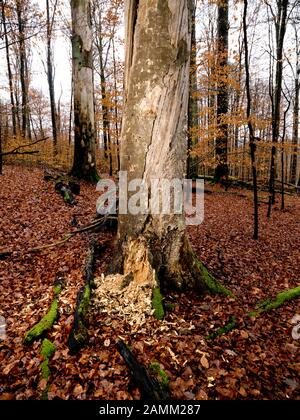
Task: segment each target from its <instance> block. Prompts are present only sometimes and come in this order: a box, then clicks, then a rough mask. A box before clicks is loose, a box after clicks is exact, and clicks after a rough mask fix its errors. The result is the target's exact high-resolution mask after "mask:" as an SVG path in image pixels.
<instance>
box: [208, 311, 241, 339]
mask: <svg viewBox="0 0 300 420" xmlns="http://www.w3.org/2000/svg"><path fill="white" fill-rule="evenodd" d="M238 326H239V324H238V323H237V322H236V319H235V317H234V316H231V317H230V319H229V323H228V324H226V325H225V326H224V327H222V328H219V329H218V330H217V331H215V332H213V333H212V334H210V335H209V336H207V337H206V340H208V341H209V340H215V339H216V338H217V337H219V336H220V335H223V334H227V333H229V332H230V331H232V330H234V329H236V328H238Z"/></svg>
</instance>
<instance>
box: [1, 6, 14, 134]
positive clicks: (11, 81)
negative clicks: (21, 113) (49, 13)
mask: <svg viewBox="0 0 300 420" xmlns="http://www.w3.org/2000/svg"><path fill="white" fill-rule="evenodd" d="M2 23H3V30H4V39H5V51H6V62H7V72H8V82H9V93H10V103H11V112H12V124H13V135H14V136H16V134H17V118H16V107H15V99H14V88H13V76H12V71H11V64H10V51H9V42H8V36H7V26H6V16H5V4H4V2H2Z"/></svg>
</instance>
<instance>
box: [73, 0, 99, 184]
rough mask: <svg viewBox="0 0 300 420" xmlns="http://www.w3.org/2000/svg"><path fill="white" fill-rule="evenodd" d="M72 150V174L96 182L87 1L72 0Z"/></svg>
mask: <svg viewBox="0 0 300 420" xmlns="http://www.w3.org/2000/svg"><path fill="white" fill-rule="evenodd" d="M71 9H72V25H73V36H72V59H73V60H72V61H73V86H74V125H75V148H74V162H73V168H72V171H71V173H72V175H73V176H75V177H77V178H82V179H86V180H88V181H97V180H98V174H97V170H96V145H95V115H94V83H93V50H92V28H91V27H92V22H91V5H90V0H72V1H71Z"/></svg>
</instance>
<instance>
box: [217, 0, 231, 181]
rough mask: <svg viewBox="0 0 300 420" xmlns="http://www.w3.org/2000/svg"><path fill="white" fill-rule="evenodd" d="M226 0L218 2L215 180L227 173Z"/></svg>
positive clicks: (227, 11) (227, 20) (227, 15)
mask: <svg viewBox="0 0 300 420" xmlns="http://www.w3.org/2000/svg"><path fill="white" fill-rule="evenodd" d="M228 3H229V2H228V0H220V1H219V3H218V40H217V43H218V60H217V67H218V69H217V71H218V73H219V74H218V86H217V90H218V93H217V126H218V133H217V138H216V160H217V166H216V171H215V178H216V181H219V180H220V179H221V178H222V177H224V176H227V175H228V163H227V148H228V123H227V122H226V116H227V113H228V82H227V73H228V31H229V4H228Z"/></svg>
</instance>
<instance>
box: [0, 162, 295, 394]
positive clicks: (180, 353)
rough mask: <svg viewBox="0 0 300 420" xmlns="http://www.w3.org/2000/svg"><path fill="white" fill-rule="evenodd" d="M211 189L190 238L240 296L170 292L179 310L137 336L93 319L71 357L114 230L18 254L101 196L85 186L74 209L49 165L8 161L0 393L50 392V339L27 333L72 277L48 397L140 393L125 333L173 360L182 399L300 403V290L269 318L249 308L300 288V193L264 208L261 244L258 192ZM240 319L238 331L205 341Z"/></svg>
mask: <svg viewBox="0 0 300 420" xmlns="http://www.w3.org/2000/svg"><path fill="white" fill-rule="evenodd" d="M209 188H210V189H211V190H212V191H213V193H212V194H207V195H206V196H205V221H204V223H203V224H202V225H200V226H198V227H190V228H189V235H190V239H191V242H192V245H193V247H194V249H195V251H196V253H197V255H198V256H199V258H200V259H201V260H202V261H203V262H204V263H205V264H206V266H207V267H208V268H209V269H210V271H211V272H212V273H213V274H214V275H215V276H216V278H218V279H219V280H220V281H221V282H222V283H223V284H224V285H225V286H226V287H227V288H228V289H230V290H231V291H232V292H233V293H234V295H235V299H233V298H231V297H223V296H211V295H208V294H207V295H199V294H197V293H195V292H193V293H192V292H188V293H184V294H180V295H177V294H170V295H169V296H166V302H168V303H174V308H173V310H172V311H171V312H169V313H167V316H166V318H165V320H164V321H162V322H159V321H157V320H154V319H149V322H147V324H146V325H145V326H143V327H142V328H141V329H140V331H138V332H137V333H134V332H132V331H131V330H130V326H129V325H128V324H127V323H126V322H125V321H124V322H123V323H120V322H119V321H117V320H115V321H112V322H107V321H106V315H105V314H104V313H99V314H96V315H95V314H94V315H93V316H92V315H91V316H90V324H89V336H90V339H89V344H88V345H87V346H86V347H85V348H84V349H82V350H81V351H80V353H79V354H78V355H76V356H71V355H70V354H69V351H68V348H67V345H66V342H67V337H68V334H69V332H70V329H71V326H72V322H73V311H74V308H75V304H76V296H77V293H78V290H79V289H80V287H81V286H82V284H83V283H84V280H83V275H82V266H83V263H84V260H85V257H86V255H87V252H88V248H89V244H90V241H91V240H92V239H93V238H95V237H96V238H98V239H97V240H98V241H99V243H108V247H107V250H106V252H105V253H104V254H103V255H102V257H100V258H99V260H98V262H97V270H96V274H97V275H100V274H101V272H102V271H103V270H104V269H105V267H106V266H107V264H108V263H109V261H110V258H111V256H112V253H113V245H114V237H113V236H112V235H111V234H107V233H100V234H97V235H95V234H90V233H84V234H81V235H77V236H75V237H73V238H72V239H71V240H70V241H68V242H66V243H65V244H64V245H63V246H60V247H55V248H52V249H47V250H44V251H43V252H40V253H35V254H25V253H23V254H22V253H19V252H17V251H22V250H23V251H25V250H27V249H28V248H32V247H35V246H40V245H44V244H49V243H52V242H55V241H59V240H60V239H62V238H63V237H64V235H66V234H67V233H68V232H70V231H72V230H74V229H78V227H80V226H84V225H86V224H88V223H89V222H91V221H92V220H93V219H94V216H95V204H96V200H97V198H98V193H97V192H96V191H95V187H94V186H91V185H88V184H85V183H82V185H81V190H82V191H81V195H80V196H79V197H78V205H77V206H75V207H70V206H68V205H67V204H65V203H64V202H63V201H62V198H61V197H60V196H59V195H58V194H57V193H56V192H55V191H54V186H53V182H46V181H44V180H43V171H42V170H40V169H31V170H30V169H28V168H24V167H20V166H5V167H4V175H3V176H1V177H0V252H1V251H3V250H6V249H7V248H8V249H13V250H15V251H16V252H14V253H13V254H12V255H11V256H10V257H8V258H5V259H4V260H3V261H0V315H2V316H3V317H4V318H5V319H6V322H7V338H6V339H5V340H4V341H2V342H0V399H38V398H40V396H41V393H42V391H43V390H44V387H45V384H44V383H43V381H41V380H40V363H41V356H39V349H40V341H38V342H36V343H34V344H33V345H31V346H25V345H23V338H24V334H25V333H26V331H27V330H28V329H29V328H30V327H31V326H32V325H34V324H35V323H36V322H37V321H38V320H39V319H40V318H41V317H42V316H43V315H44V314H45V313H46V312H47V310H48V308H49V305H50V303H51V300H52V299H53V284H54V280H55V279H56V278H57V276H63V277H64V278H65V281H66V285H65V288H64V289H63V292H62V293H61V295H60V297H59V313H60V316H59V320H58V322H57V323H56V324H55V325H54V327H53V329H52V330H51V331H50V332H49V333H48V335H47V336H48V338H49V339H51V340H52V341H53V342H54V343H55V345H56V352H55V354H54V357H53V358H52V359H51V361H50V365H49V366H50V370H51V378H50V382H51V384H50V388H49V393H48V398H49V399H55V398H59V399H138V398H139V391H138V390H137V389H136V388H135V387H134V385H132V384H131V381H130V374H129V371H128V369H127V367H126V365H125V363H124V362H123V360H122V358H121V356H120V355H119V353H118V351H117V350H116V346H115V343H116V341H117V340H118V339H119V337H122V338H123V339H124V340H125V341H126V342H127V343H128V344H129V345H130V347H131V349H132V350H133V352H134V354H135V355H136V356H137V358H138V360H139V361H140V362H141V363H143V364H144V365H145V366H149V364H150V363H151V362H153V361H157V362H159V363H160V364H161V365H162V366H163V368H164V370H165V371H166V373H167V374H168V376H169V378H170V389H171V396H172V398H174V399H185V400H191V399H196V400H203V399H300V381H299V377H300V351H299V350H300V340H295V339H293V337H292V330H293V327H295V325H293V323H292V319H293V317H295V315H297V314H298V315H300V305H299V298H298V299H295V300H292V301H288V302H286V303H285V304H284V305H283V306H282V307H280V308H278V309H276V310H272V311H270V312H267V313H263V314H262V315H261V316H259V317H256V318H253V317H252V318H251V317H248V316H247V313H248V312H249V311H252V310H254V309H255V306H256V304H257V303H258V302H260V301H262V300H264V299H266V298H269V297H275V296H276V295H277V293H279V292H281V291H283V290H286V289H289V288H293V287H296V286H298V285H299V284H300V251H299V250H300V223H299V221H300V199H299V198H297V197H290V196H288V197H287V198H286V210H285V211H284V212H282V211H280V206H279V204H278V206H277V207H275V209H274V212H273V215H272V218H271V219H270V220H268V219H267V218H266V210H267V209H266V204H261V206H260V226H261V233H260V240H259V241H254V240H252V213H253V209H252V201H251V192H248V191H239V190H230V191H229V193H224V191H223V190H218V189H217V188H216V187H211V186H209ZM264 200H265V201H266V197H265V198H264ZM76 222H77V225H78V226H77V227H74V226H72V225H74V224H76ZM231 316H235V318H236V321H237V322H238V323H239V327H238V328H236V329H234V330H232V331H231V332H229V333H227V334H225V335H222V336H219V337H217V338H216V339H215V340H209V341H208V340H206V337H207V336H208V335H209V334H211V333H212V332H214V331H216V330H217V329H218V328H219V327H223V326H224V325H225V324H226V323H228V322H229V319H230V317H231Z"/></svg>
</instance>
